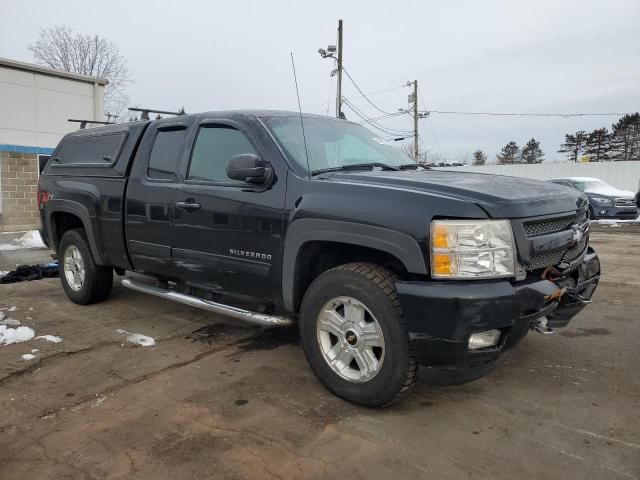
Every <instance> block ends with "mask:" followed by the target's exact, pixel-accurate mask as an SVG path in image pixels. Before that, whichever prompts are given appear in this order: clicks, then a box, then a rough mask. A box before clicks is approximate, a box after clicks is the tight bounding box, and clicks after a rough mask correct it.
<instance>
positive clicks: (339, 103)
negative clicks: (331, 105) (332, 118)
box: [336, 20, 342, 118]
mask: <svg viewBox="0 0 640 480" xmlns="http://www.w3.org/2000/svg"><path fill="white" fill-rule="evenodd" d="M336 117H338V118H342V20H338V88H337V95H336Z"/></svg>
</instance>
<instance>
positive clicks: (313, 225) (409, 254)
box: [282, 218, 428, 312]
mask: <svg viewBox="0 0 640 480" xmlns="http://www.w3.org/2000/svg"><path fill="white" fill-rule="evenodd" d="M313 241H328V242H339V243H347V244H351V245H359V246H363V247H369V248H373V249H376V250H380V251H382V252H385V253H388V254H390V255H393V256H394V257H396V258H397V259H398V260H400V262H402V264H403V265H404V266H405V268H406V269H407V271H408V272H411V273H416V274H422V275H427V274H428V272H427V268H426V265H425V259H424V254H423V252H422V250H421V248H420V245H419V244H418V242H417V241H416V239H415V238H413V237H411V236H409V235H407V234H406V233H402V232H398V231H396V230H390V229H388V228H383V227H376V226H373V225H366V224H361V223H351V222H344V221H339V220H324V219H313V218H305V219H300V220H295V221H293V222H292V223H291V224H290V225H289V227H288V229H287V234H286V238H285V242H284V254H283V262H282V299H283V301H284V306H285V308H286V309H287V310H288V311H291V312H293V311H294V310H295V303H296V302H295V298H296V293H297V292H296V288H297V286H296V284H295V271H296V263H297V260H298V252H299V251H300V249H301V248H302V247H303V245H304V244H305V243H308V242H313Z"/></svg>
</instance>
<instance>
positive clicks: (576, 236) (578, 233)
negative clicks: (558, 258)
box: [571, 225, 584, 243]
mask: <svg viewBox="0 0 640 480" xmlns="http://www.w3.org/2000/svg"><path fill="white" fill-rule="evenodd" d="M571 228H572V230H573V236H572V239H573V241H574V242H575V243H580V240H582V237H584V233H583V232H582V229H581V228H580V226H579V225H572V226H571Z"/></svg>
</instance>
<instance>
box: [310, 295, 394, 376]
mask: <svg viewBox="0 0 640 480" xmlns="http://www.w3.org/2000/svg"><path fill="white" fill-rule="evenodd" d="M316 331H317V337H318V343H319V345H320V351H321V352H322V356H323V357H324V359H325V361H326V362H327V364H328V365H329V366H330V367H331V369H332V370H333V371H334V372H335V373H337V374H338V375H339V376H340V377H342V378H344V379H345V380H349V381H351V382H358V383H361V382H367V381H369V380H371V379H372V378H373V377H375V376H376V375H377V374H378V372H379V371H380V369H381V368H382V363H383V362H384V353H385V346H384V335H383V334H382V328H381V327H380V324H379V323H378V320H377V319H376V317H375V316H374V315H373V314H372V313H371V311H370V310H369V309H368V308H367V307H366V306H365V305H364V304H363V303H362V302H359V301H358V300H356V299H355V298H351V297H336V298H333V299H331V300H329V301H328V302H327V303H325V304H324V306H323V307H322V308H321V309H320V313H319V314H318V319H317V322H316Z"/></svg>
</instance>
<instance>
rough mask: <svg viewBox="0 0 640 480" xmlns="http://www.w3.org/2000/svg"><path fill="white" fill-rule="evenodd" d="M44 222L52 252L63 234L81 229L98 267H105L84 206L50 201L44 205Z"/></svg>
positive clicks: (71, 202)
mask: <svg viewBox="0 0 640 480" xmlns="http://www.w3.org/2000/svg"><path fill="white" fill-rule="evenodd" d="M45 212H46V215H45V222H46V224H47V225H46V227H47V232H50V233H49V242H50V245H51V246H52V248H53V250H54V251H57V250H58V246H59V245H60V240H61V238H62V235H64V232H66V231H67V230H70V229H73V228H82V229H83V230H84V231H85V232H86V234H87V240H88V241H89V248H90V249H91V254H92V255H93V258H94V260H95V262H96V264H98V265H105V262H104V259H103V257H102V255H101V254H100V250H99V249H98V245H97V243H96V238H95V232H94V228H93V227H94V222H92V220H91V215H90V214H89V210H88V209H87V207H85V206H84V205H82V204H80V203H77V202H74V201H71V200H63V199H54V200H50V201H49V202H48V203H47V205H46V210H45Z"/></svg>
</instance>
